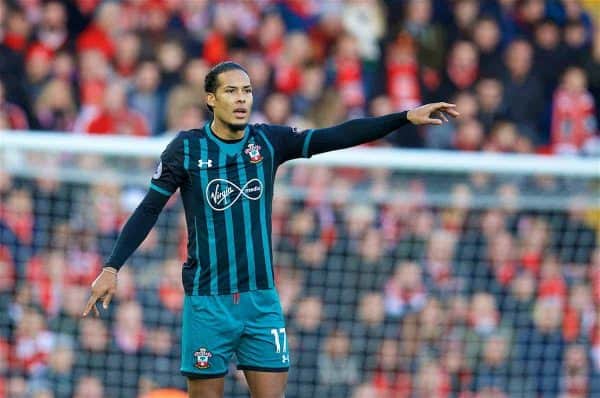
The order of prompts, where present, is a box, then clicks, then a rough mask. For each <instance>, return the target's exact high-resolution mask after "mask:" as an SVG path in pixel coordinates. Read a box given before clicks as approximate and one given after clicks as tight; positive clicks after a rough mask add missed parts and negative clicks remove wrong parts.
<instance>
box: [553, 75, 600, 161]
mask: <svg viewBox="0 0 600 398" xmlns="http://www.w3.org/2000/svg"><path fill="white" fill-rule="evenodd" d="M561 80H562V81H561V84H560V87H559V88H558V89H557V90H556V91H555V92H554V99H553V105H552V131H551V136H552V150H553V152H554V153H561V154H575V153H578V152H581V151H583V150H585V147H586V145H589V144H590V143H591V141H592V139H594V138H596V136H597V135H598V133H599V130H598V125H597V124H596V105H595V103H594V98H593V97H592V95H591V94H590V92H589V91H588V84H587V80H586V75H585V72H584V71H583V69H581V68H578V67H570V68H568V69H567V70H566V71H565V73H564V74H563V76H562V79H561Z"/></svg>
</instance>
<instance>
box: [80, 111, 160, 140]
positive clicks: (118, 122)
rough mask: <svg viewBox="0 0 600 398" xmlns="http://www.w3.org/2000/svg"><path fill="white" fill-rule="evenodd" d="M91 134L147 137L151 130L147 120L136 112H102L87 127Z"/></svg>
mask: <svg viewBox="0 0 600 398" xmlns="http://www.w3.org/2000/svg"><path fill="white" fill-rule="evenodd" d="M85 131H86V132H87V133H91V134H121V135H135V136H140V137H147V136H149V135H150V128H149V127H148V123H147V122H146V119H144V117H143V116H142V115H141V114H139V113H138V112H136V111H132V110H129V109H124V110H122V111H120V112H118V113H108V112H101V113H99V114H98V115H97V116H96V117H94V118H92V120H91V121H90V122H89V124H88V125H87V127H86V129H85Z"/></svg>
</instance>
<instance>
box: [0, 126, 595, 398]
mask: <svg viewBox="0 0 600 398" xmlns="http://www.w3.org/2000/svg"><path fill="white" fill-rule="evenodd" d="M167 142H168V141H166V140H164V139H161V140H154V139H148V140H136V139H122V138H119V139H116V138H114V137H111V138H90V137H79V136H73V135H50V134H25V135H22V134H16V133H15V134H4V135H0V396H8V397H13V396H14V397H20V396H34V397H56V398H58V397H71V396H77V397H96V396H98V397H127V398H129V397H144V396H147V394H149V393H150V392H151V391H154V390H157V389H179V390H185V379H184V378H183V377H182V376H181V375H180V373H179V355H180V354H179V350H180V341H179V336H180V323H181V308H182V297H183V290H182V286H181V264H182V262H183V259H184V257H185V255H186V253H185V247H186V243H187V242H186V235H185V220H184V218H183V214H182V206H181V204H180V200H179V197H178V194H176V195H174V197H173V198H172V199H171V200H170V201H169V203H168V204H167V206H166V208H165V209H164V211H163V212H162V213H161V216H160V217H159V220H158V222H157V224H156V226H155V228H154V229H153V230H152V232H151V233H150V235H149V236H148V238H147V239H146V240H145V241H144V242H143V243H142V245H141V246H140V248H139V249H138V250H137V251H136V252H135V254H134V255H133V256H132V257H131V258H130V259H129V261H128V262H127V263H126V266H125V267H124V268H123V269H122V270H121V271H120V273H119V286H118V291H117V293H116V296H115V298H114V300H113V303H112V304H111V307H110V308H109V310H108V311H101V316H100V318H94V317H88V318H85V319H82V318H81V312H82V310H83V307H84V306H85V303H86V301H87V298H88V294H89V286H90V283H91V282H92V281H93V279H94V278H95V277H96V275H97V273H98V270H99V269H100V267H101V266H102V260H103V259H104V258H106V256H107V254H108V253H109V252H110V250H111V248H112V245H113V243H114V242H115V239H116V236H117V234H118V231H119V229H120V228H121V227H122V225H123V223H124V222H125V221H126V219H127V217H128V216H129V214H130V213H131V212H132V211H133V210H134V209H135V207H136V206H137V204H138V203H139V201H140V200H141V198H142V197H143V196H144V194H145V192H146V190H147V188H148V184H149V180H150V177H151V175H152V172H153V170H154V167H155V164H156V160H157V159H158V154H159V153H160V151H161V150H162V148H164V146H165V145H166V143H167ZM599 194H600V161H599V160H598V159H585V158H568V157H567V158H558V157H537V156H531V155H528V156H525V155H500V154H495V155H491V154H465V153H462V154H458V153H448V152H434V151H425V152H417V151H403V150H390V149H368V148H367V149H365V148H360V149H352V150H346V151H340V152H334V153H330V154H324V155H319V156H315V157H314V158H313V159H311V160H308V161H294V162H291V163H289V164H286V165H284V166H282V167H281V168H280V170H279V172H278V178H277V182H276V188H275V198H274V202H273V249H274V256H275V277H276V281H277V286H278V291H279V295H280V298H281V304H282V308H283V311H284V313H285V316H286V324H287V327H286V337H287V339H286V341H285V343H286V344H287V345H288V348H289V352H290V363H291V370H290V373H289V382H288V389H287V392H286V397H288V398H289V397H298V398H300V397H327V396H328V397H355V398H367V397H369V398H370V397H375V398H379V397H381V398H391V397H461V398H464V397H469V398H475V397H570V398H575V397H586V396H595V394H600V377H599V376H600V375H599V373H600V311H599V308H600V307H599V306H598V304H599V303H600V250H599V249H598V242H599V241H598V239H599V233H598V232H599V228H600V221H599V220H600V216H599V214H600V199H599V197H600V196H599ZM165 396H167V395H165ZM226 396H227V397H246V396H248V392H247V387H246V385H245V383H244V378H243V375H242V374H241V373H240V372H238V371H236V370H235V361H233V362H232V365H231V368H230V372H229V374H228V376H227V377H226Z"/></svg>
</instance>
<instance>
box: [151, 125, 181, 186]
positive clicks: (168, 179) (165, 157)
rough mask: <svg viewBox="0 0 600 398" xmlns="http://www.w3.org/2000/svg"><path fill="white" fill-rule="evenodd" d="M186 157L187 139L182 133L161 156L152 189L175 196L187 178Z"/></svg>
mask: <svg viewBox="0 0 600 398" xmlns="http://www.w3.org/2000/svg"><path fill="white" fill-rule="evenodd" d="M184 157H185V139H184V138H183V136H182V133H179V135H177V137H175V138H174V139H173V141H171V142H170V143H169V145H167V147H166V149H165V150H164V151H163V153H162V154H161V155H160V160H159V162H158V164H157V165H156V170H155V171H154V174H153V175H152V181H151V182H150V188H151V189H154V190H155V191H157V192H159V193H161V194H163V195H165V196H171V195H172V194H174V193H175V191H176V190H177V188H179V187H180V186H181V185H183V183H184V182H185V180H186V178H187V172H186V170H185V168H184Z"/></svg>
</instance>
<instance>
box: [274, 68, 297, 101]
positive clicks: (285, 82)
mask: <svg viewBox="0 0 600 398" xmlns="http://www.w3.org/2000/svg"><path fill="white" fill-rule="evenodd" d="M301 82H302V70H301V69H300V67H298V66H297V65H293V64H291V63H288V62H284V61H282V62H280V63H279V64H277V65H276V66H275V87H276V88H277V91H279V92H282V93H284V94H286V95H293V94H294V93H295V92H296V91H298V89H299V88H300V84H301Z"/></svg>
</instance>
